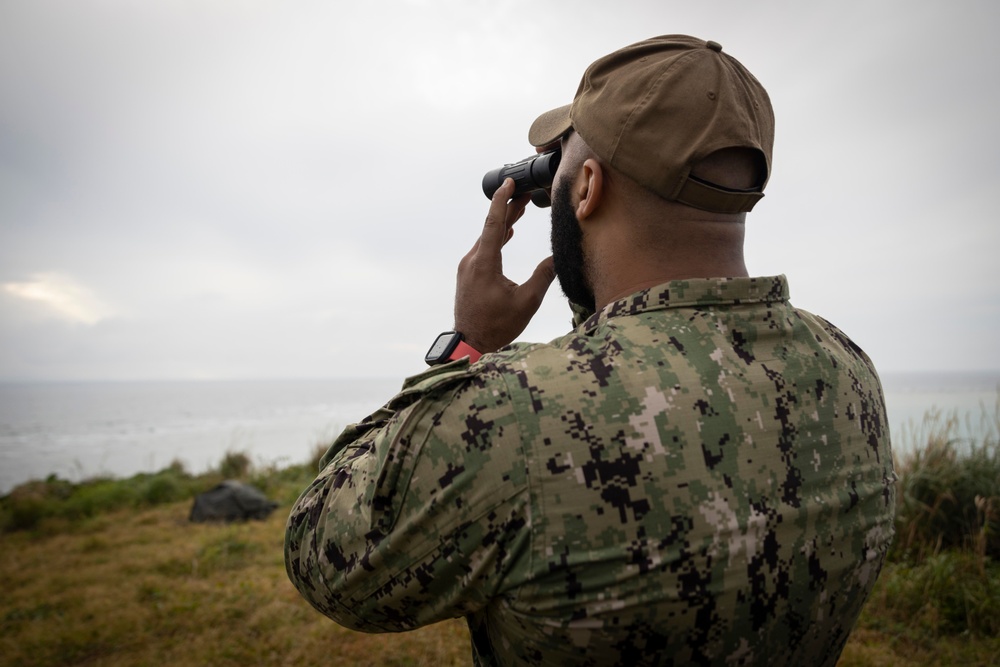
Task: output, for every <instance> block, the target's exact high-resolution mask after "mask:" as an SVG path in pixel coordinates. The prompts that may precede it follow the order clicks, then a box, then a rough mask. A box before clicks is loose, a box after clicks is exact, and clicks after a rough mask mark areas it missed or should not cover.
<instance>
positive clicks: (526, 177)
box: [483, 148, 562, 208]
mask: <svg viewBox="0 0 1000 667" xmlns="http://www.w3.org/2000/svg"><path fill="white" fill-rule="evenodd" d="M561 157H562V151H561V150H559V149H558V148H557V149H555V150H552V151H548V152H547V153H539V154H538V155H532V156H531V157H528V158H525V159H523V160H521V161H520V162H514V163H512V164H505V165H504V166H502V167H500V168H498V169H493V170H492V171H488V172H486V175H485V176H483V194H485V195H486V198H487V199H492V198H493V194H494V193H495V192H496V191H497V190H498V189H499V188H500V186H501V185H503V182H504V180H506V179H508V178H513V179H514V197H518V196H520V195H523V194H525V193H529V192H530V193H531V201H532V203H534V205H535V206H537V207H539V208H546V207H548V206H551V205H552V200H551V198H550V197H549V189H550V188H551V187H552V181H553V179H554V178H555V177H556V169H558V168H559V159H560V158H561Z"/></svg>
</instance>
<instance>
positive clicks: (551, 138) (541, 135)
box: [528, 104, 573, 148]
mask: <svg viewBox="0 0 1000 667" xmlns="http://www.w3.org/2000/svg"><path fill="white" fill-rule="evenodd" d="M572 106H573V105H572V104H567V105H566V106H564V107H559V108H558V109H553V110H552V111H546V112H545V113H543V114H542V115H541V116H539V117H538V118H536V119H535V122H534V123H532V124H531V128H530V129H529V130H528V141H529V142H531V145H532V146H535V147H536V148H540V147H542V146H548V145H549V144H551V143H554V142H556V141H558V140H559V138H560V137H562V136H563V135H564V134H566V133H567V132H569V130H570V128H572V127H573V121H572V120H570V117H569V110H570V107H572Z"/></svg>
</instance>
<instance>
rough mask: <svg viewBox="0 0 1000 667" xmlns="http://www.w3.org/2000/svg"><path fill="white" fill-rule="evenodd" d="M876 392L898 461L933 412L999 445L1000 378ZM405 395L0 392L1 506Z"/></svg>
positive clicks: (216, 456) (105, 385)
mask: <svg viewBox="0 0 1000 667" xmlns="http://www.w3.org/2000/svg"><path fill="white" fill-rule="evenodd" d="M882 381H883V386H884V388H885V392H886V404H887V406H888V412H889V425H890V429H891V432H892V434H893V441H894V443H895V447H896V449H897V451H899V450H900V449H901V448H902V449H905V448H907V447H911V446H913V442H912V440H913V435H914V434H915V433H916V434H918V435H919V432H920V426H921V423H922V422H923V420H924V417H925V415H926V414H927V413H928V412H929V411H936V412H937V413H938V414H939V415H941V416H944V417H947V416H951V415H955V416H957V417H958V418H959V420H960V422H961V426H962V429H963V432H965V433H967V434H968V435H969V436H970V437H982V436H983V435H992V437H994V438H995V437H996V431H995V429H996V427H997V423H998V421H997V419H996V418H995V417H996V416H997V406H998V395H1000V394H998V387H1000V372H992V373H991V372H983V373H906V374H883V376H882ZM401 385H402V379H401V378H398V379H357V380H343V379H341V380H281V381H279V380H270V381H211V382H209V381H205V382H72V383H0V495H2V494H6V493H8V492H10V490H11V489H12V488H14V487H15V486H16V485H18V484H21V483H23V482H25V481H28V480H30V479H44V478H45V477H47V476H48V475H50V474H55V475H58V476H59V477H61V478H63V479H69V480H72V481H80V480H82V479H87V478H90V477H95V476H99V475H111V476H117V477H123V476H129V475H132V474H135V473H138V472H155V471H157V470H160V469H162V468H165V467H166V466H168V465H170V464H171V462H173V461H175V460H177V461H180V462H182V463H183V464H184V465H185V467H186V469H187V470H188V471H189V472H192V473H199V472H204V471H206V470H208V469H210V468H213V467H216V466H217V465H218V464H219V462H220V461H221V459H222V457H223V456H224V455H225V453H226V452H227V451H229V450H232V451H241V452H245V453H247V454H248V455H249V456H250V458H251V460H252V461H253V462H254V463H256V464H261V465H264V464H278V465H288V464H294V463H301V462H304V461H306V460H307V459H308V457H309V456H310V454H311V452H312V451H313V449H314V447H315V446H316V445H317V444H319V443H328V442H330V441H331V440H332V439H333V438H334V437H336V435H337V434H338V433H339V432H340V431H341V430H342V429H343V428H344V427H346V426H347V425H348V424H351V423H354V422H357V421H359V420H360V419H362V418H363V417H365V416H366V415H368V414H370V413H371V412H373V411H374V410H376V409H377V408H378V407H379V406H380V405H382V404H383V403H385V401H386V400H388V399H389V398H390V397H391V396H392V395H393V394H394V393H395V392H396V391H398V389H399V388H400V387H401ZM984 414H985V415H987V416H988V417H989V419H987V420H983V419H982V416H983V415H984ZM984 429H985V432H984ZM991 429H992V432H991Z"/></svg>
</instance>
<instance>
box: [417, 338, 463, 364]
mask: <svg viewBox="0 0 1000 667" xmlns="http://www.w3.org/2000/svg"><path fill="white" fill-rule="evenodd" d="M460 340H461V336H460V335H459V334H457V333H455V332H454V331H446V332H445V333H443V334H441V335H440V336H438V337H437V339H435V341H434V344H433V345H431V349H429V350H427V354H425V355H424V360H425V361H426V362H427V363H429V364H436V363H440V362H442V361H445V360H447V359H448V355H449V354H451V352H452V350H454V349H455V346H456V345H458V342H459V341H460Z"/></svg>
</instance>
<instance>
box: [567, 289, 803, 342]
mask: <svg viewBox="0 0 1000 667" xmlns="http://www.w3.org/2000/svg"><path fill="white" fill-rule="evenodd" d="M782 301H788V281H787V279H786V278H785V276H784V275H779V276H764V277H758V278H691V279H688V280H671V281H670V282H666V283H662V284H660V285H656V286H655V287H650V288H648V289H644V290H642V291H640V292H636V293H634V294H630V295H629V296H627V297H625V298H623V299H619V300H618V301H613V302H612V303H609V304H608V305H606V306H605V307H604V308H603V309H601V310H600V312H597V313H594V314H593V315H591V316H590V318H588V319H587V320H586V321H585V322H584V323H583V324H582V325H581V327H580V329H581V331H582V333H592V332H593V331H594V330H596V329H597V328H598V327H600V326H601V325H603V324H604V323H605V322H607V321H608V320H609V319H611V318H612V317H622V316H627V315H638V314H639V313H644V312H650V311H654V310H662V309H665V308H683V307H692V306H722V305H738V304H746V303H775V302H782Z"/></svg>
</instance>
